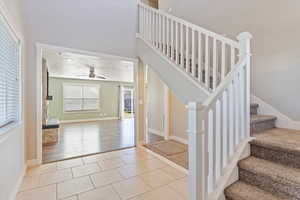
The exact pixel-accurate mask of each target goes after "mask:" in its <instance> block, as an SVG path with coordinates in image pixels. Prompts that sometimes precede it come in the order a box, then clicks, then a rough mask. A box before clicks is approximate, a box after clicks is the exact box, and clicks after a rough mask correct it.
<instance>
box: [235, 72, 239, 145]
mask: <svg viewBox="0 0 300 200" xmlns="http://www.w3.org/2000/svg"><path fill="white" fill-rule="evenodd" d="M234 93H235V94H234V98H235V102H234V107H235V113H234V116H235V131H234V132H235V147H236V145H238V144H239V140H240V137H239V135H240V119H239V104H240V101H239V76H238V74H235V77H234Z"/></svg>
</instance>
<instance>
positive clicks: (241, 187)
mask: <svg viewBox="0 0 300 200" xmlns="http://www.w3.org/2000/svg"><path fill="white" fill-rule="evenodd" d="M225 196H226V199H228V200H282V198H278V197H276V196H274V195H272V194H271V193H269V192H266V191H264V190H261V189H259V188H258V187H255V186H252V185H249V184H247V183H244V182H242V181H238V182H236V183H234V184H232V185H231V186H229V187H228V188H227V189H226V190H225Z"/></svg>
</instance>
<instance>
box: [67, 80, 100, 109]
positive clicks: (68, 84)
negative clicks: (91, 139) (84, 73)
mask: <svg viewBox="0 0 300 200" xmlns="http://www.w3.org/2000/svg"><path fill="white" fill-rule="evenodd" d="M65 86H80V87H83V86H92V87H97V89H98V92H99V96H98V108H97V109H90V110H74V111H66V109H65V89H64V88H65ZM62 90H63V96H62V99H63V113H64V114H83V113H97V112H100V105H101V101H100V97H101V95H100V92H101V87H100V85H98V84H90V83H63V88H62Z"/></svg>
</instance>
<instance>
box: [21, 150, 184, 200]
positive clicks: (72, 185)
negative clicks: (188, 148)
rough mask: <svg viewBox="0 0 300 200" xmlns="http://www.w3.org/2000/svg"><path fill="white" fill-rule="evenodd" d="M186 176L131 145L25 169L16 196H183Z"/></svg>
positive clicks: (91, 199) (55, 199)
mask: <svg viewBox="0 0 300 200" xmlns="http://www.w3.org/2000/svg"><path fill="white" fill-rule="evenodd" d="M187 195H188V192H187V176H186V174H185V173H183V172H181V171H179V170H178V169H175V168H173V167H172V166H170V165H168V164H166V163H165V162H163V161H161V160H159V159H157V158H156V157H154V156H153V155H152V154H150V153H148V152H147V150H145V149H144V148H132V149H126V150H120V151H115V152H110V153H104V154H97V155H93V156H88V157H83V158H79V159H72V160H66V161H60V162H56V163H51V164H45V165H42V166H39V167H33V168H30V169H28V171H27V173H26V175H25V177H24V180H23V183H22V185H21V187H20V191H19V193H18V195H17V200H41V199H42V200H127V199H129V200H165V199H172V200H186V199H187Z"/></svg>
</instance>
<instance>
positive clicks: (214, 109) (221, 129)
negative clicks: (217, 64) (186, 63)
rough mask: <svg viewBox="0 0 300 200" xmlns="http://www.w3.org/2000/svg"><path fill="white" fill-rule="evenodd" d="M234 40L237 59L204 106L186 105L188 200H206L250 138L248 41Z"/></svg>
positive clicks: (247, 37)
mask: <svg viewBox="0 0 300 200" xmlns="http://www.w3.org/2000/svg"><path fill="white" fill-rule="evenodd" d="M251 37H252V36H251V35H250V34H249V33H241V34H240V35H239V36H238V39H239V44H240V45H239V46H240V59H239V61H238V63H237V65H236V66H235V67H234V70H232V71H231V72H230V73H229V74H228V75H227V77H226V78H225V79H224V80H223V82H221V84H220V85H219V87H218V88H217V89H216V90H215V91H214V93H213V94H212V95H211V96H210V97H209V98H208V99H207V100H206V101H205V102H204V103H197V102H190V103H189V105H188V110H189V119H188V120H189V131H188V132H189V190H190V192H189V194H190V197H189V200H208V199H210V198H209V197H211V196H213V192H214V191H216V190H217V188H218V187H219V184H220V178H221V177H222V176H224V174H225V173H226V168H227V167H228V166H230V164H231V162H232V158H233V157H234V156H235V155H236V152H237V150H238V147H239V146H240V145H241V144H243V143H244V142H245V141H247V140H249V138H250V56H251V55H250V39H251Z"/></svg>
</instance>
